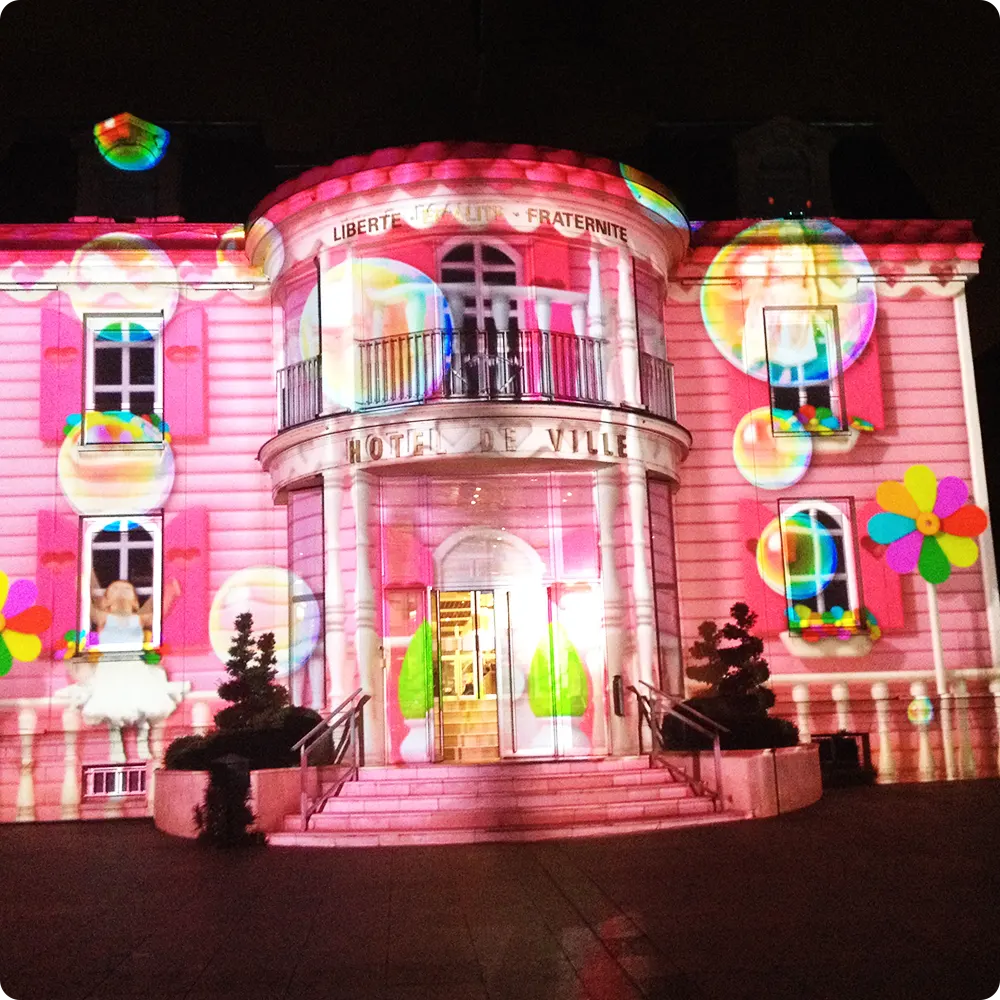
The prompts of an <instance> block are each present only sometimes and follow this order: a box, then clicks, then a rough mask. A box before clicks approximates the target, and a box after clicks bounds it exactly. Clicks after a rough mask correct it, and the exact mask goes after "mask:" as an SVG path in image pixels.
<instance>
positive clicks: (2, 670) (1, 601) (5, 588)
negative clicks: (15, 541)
mask: <svg viewBox="0 0 1000 1000" xmlns="http://www.w3.org/2000/svg"><path fill="white" fill-rule="evenodd" d="M37 600H38V588H37V587H36V586H35V584H34V583H33V582H32V581H31V580H15V581H14V582H13V583H11V582H10V579H9V578H8V576H7V574H6V573H4V572H2V571H0V677H4V676H6V675H7V674H8V673H10V669H11V667H12V666H13V663H14V660H17V661H18V662H19V663H31V662H32V661H33V660H36V659H38V654H39V653H41V651H42V640H41V639H40V638H39V636H40V635H41V634H42V633H43V632H45V631H46V630H47V629H48V628H49V626H50V625H51V624H52V613H51V612H50V611H49V609H48V608H43V607H42V606H41V605H39V604H35V601H37Z"/></svg>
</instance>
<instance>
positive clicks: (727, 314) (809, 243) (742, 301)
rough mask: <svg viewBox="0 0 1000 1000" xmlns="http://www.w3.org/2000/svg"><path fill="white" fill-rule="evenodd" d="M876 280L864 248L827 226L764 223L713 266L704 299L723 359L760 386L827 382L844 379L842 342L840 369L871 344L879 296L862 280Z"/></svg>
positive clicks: (745, 233)
mask: <svg viewBox="0 0 1000 1000" xmlns="http://www.w3.org/2000/svg"><path fill="white" fill-rule="evenodd" d="M871 275H872V269H871V265H870V264H869V263H868V258H867V257H866V256H865V254H864V251H863V250H862V249H861V247H859V246H858V245H857V244H856V243H855V242H854V241H853V240H851V239H850V238H849V237H848V236H847V235H846V234H845V233H844V232H843V231H842V230H840V229H838V228H837V227H836V226H835V225H833V224H832V223H830V222H828V221H826V220H823V219H804V220H791V219H775V220H770V221H764V222H758V223H755V224H754V225H752V226H750V227H749V228H748V229H745V230H743V232H742V233H740V234H739V235H738V236H737V237H736V238H735V239H733V240H732V242H731V243H729V244H728V245H727V246H725V247H723V248H722V250H720V251H719V253H718V254H716V257H715V259H714V260H713V261H712V263H711V265H709V268H708V271H707V273H706V281H705V283H704V284H703V286H702V293H701V311H702V318H703V320H704V322H705V329H706V330H707V331H708V335H709V336H710V337H711V338H712V342H713V343H714V344H715V346H716V347H717V348H718V349H719V352H720V353H721V354H722V356H723V357H724V358H725V359H726V360H727V361H729V362H730V363H731V364H733V365H735V366H736V367H737V368H738V369H739V370H740V371H743V372H746V373H747V374H749V375H752V376H753V377H754V378H758V379H761V380H763V381H768V380H770V381H771V382H772V383H774V384H775V385H789V386H795V385H812V384H816V383H820V382H827V381H829V380H830V378H831V377H833V376H834V375H836V374H837V368H836V365H837V362H836V358H837V345H836V339H837V337H838V335H839V342H840V343H839V353H840V356H841V369H846V368H848V367H849V366H850V365H851V364H853V363H854V361H856V360H857V358H858V357H859V356H860V354H861V352H862V351H863V350H864V349H865V346H866V345H867V343H868V341H869V339H870V337H871V333H872V328H873V326H874V325H875V309H876V299H875V286H874V284H873V283H871V282H870V281H867V280H859V279H869V278H871ZM734 279H739V280H734ZM765 309H768V312H767V331H768V341H767V345H766V348H765V341H764V324H765ZM834 314H836V326H835V325H834ZM768 361H770V370H768Z"/></svg>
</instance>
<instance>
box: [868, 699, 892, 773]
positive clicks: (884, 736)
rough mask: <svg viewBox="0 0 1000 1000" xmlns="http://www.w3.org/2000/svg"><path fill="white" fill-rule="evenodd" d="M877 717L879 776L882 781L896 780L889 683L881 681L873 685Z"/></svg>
mask: <svg viewBox="0 0 1000 1000" xmlns="http://www.w3.org/2000/svg"><path fill="white" fill-rule="evenodd" d="M872 701H874V702H875V718H876V720H877V723H878V776H879V779H880V780H881V781H886V782H889V781H895V780H896V760H895V758H894V757H893V753H892V736H891V733H890V729H889V685H888V684H884V683H882V682H881V681H879V682H878V683H876V684H873V685H872Z"/></svg>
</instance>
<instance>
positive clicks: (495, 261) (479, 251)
mask: <svg viewBox="0 0 1000 1000" xmlns="http://www.w3.org/2000/svg"><path fill="white" fill-rule="evenodd" d="M517 283H518V280H517V264H516V263H515V261H514V260H513V259H512V258H511V257H510V256H509V255H508V254H507V253H506V252H505V251H503V250H501V249H500V248H499V247H496V246H493V245H492V244H489V243H478V242H469V243H459V244H458V245H457V246H453V247H452V248H451V249H450V250H448V251H447V252H446V253H445V255H444V257H443V258H442V259H441V285H442V287H443V290H444V293H445V295H446V297H447V299H448V306H449V308H450V309H451V316H452V321H453V322H454V324H455V327H456V328H457V329H460V330H461V329H466V330H467V329H470V328H472V329H477V330H486V329H489V328H490V327H491V326H495V328H496V329H497V330H500V331H501V332H503V331H506V330H508V329H511V328H513V329H517V328H518V302H517V299H516V298H514V297H513V295H511V294H510V293H509V292H508V293H503V292H502V291H500V289H503V288H505V287H506V288H513V287H514V286H516V285H517Z"/></svg>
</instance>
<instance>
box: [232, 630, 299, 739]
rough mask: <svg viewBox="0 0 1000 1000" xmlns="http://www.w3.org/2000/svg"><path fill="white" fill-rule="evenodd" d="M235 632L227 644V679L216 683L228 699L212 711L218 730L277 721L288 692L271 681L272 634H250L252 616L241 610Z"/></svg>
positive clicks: (273, 659) (255, 725) (250, 727)
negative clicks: (224, 704)
mask: <svg viewBox="0 0 1000 1000" xmlns="http://www.w3.org/2000/svg"><path fill="white" fill-rule="evenodd" d="M235 628H236V634H235V635H234V636H233V643H232V645H231V646H230V647H229V660H228V661H227V663H226V673H227V674H228V675H229V680H226V681H223V682H222V683H221V684H220V685H219V688H218V690H219V697H220V698H222V699H224V700H225V701H228V702H231V704H230V705H229V707H228V708H224V709H222V710H221V711H219V712H216V714H215V724H216V725H217V726H218V727H219V729H258V728H262V727H264V726H270V725H275V724H276V723H278V722H279V721H280V716H281V710H282V709H283V708H284V707H285V706H286V705H287V704H288V691H287V690H286V688H284V687H283V686H282V685H280V684H276V683H275V682H274V679H275V677H276V676H277V673H278V672H277V670H275V669H274V667H275V665H276V664H277V662H278V661H277V659H276V658H275V655H274V633H273V632H265V633H264V634H263V635H261V636H260V637H259V638H258V639H254V637H253V615H251V614H250V612H249V611H245V612H244V613H243V614H241V615H237V616H236V622H235Z"/></svg>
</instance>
